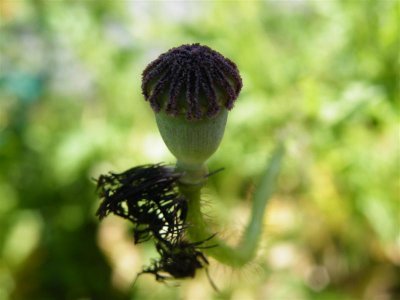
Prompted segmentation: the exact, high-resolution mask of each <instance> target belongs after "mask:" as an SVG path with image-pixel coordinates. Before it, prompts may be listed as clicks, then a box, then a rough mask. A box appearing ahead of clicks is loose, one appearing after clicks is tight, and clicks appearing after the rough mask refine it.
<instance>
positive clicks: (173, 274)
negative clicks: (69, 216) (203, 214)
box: [97, 164, 211, 281]
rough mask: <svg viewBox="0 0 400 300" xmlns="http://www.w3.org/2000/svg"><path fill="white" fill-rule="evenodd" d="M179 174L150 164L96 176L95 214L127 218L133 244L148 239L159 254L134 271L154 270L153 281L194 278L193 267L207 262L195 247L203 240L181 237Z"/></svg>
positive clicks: (182, 206)
mask: <svg viewBox="0 0 400 300" xmlns="http://www.w3.org/2000/svg"><path fill="white" fill-rule="evenodd" d="M180 176H181V174H180V173H178V172H177V171H176V170H175V169H174V168H172V167H169V166H165V165H162V164H155V165H143V166H137V167H134V168H131V169H129V170H126V171H125V172H122V173H119V174H117V173H109V174H106V175H101V176H100V177H99V178H98V179H97V189H98V193H99V196H100V198H101V200H102V202H101V204H100V207H99V209H98V210H97V216H98V217H99V218H100V219H103V218H104V217H106V216H107V215H109V214H115V215H117V216H120V217H122V218H124V219H127V220H129V221H131V222H132V223H133V225H134V240H135V243H142V242H145V241H148V240H152V241H153V242H154V245H155V248H156V250H157V252H158V253H159V254H160V258H159V259H158V260H154V261H153V263H152V265H150V266H149V267H147V268H144V269H143V271H142V272H141V273H139V275H140V274H146V273H149V274H154V275H155V277H156V279H157V280H158V281H164V280H166V279H170V278H175V279H180V278H187V277H194V276H195V273H196V270H197V269H201V268H205V267H207V265H208V261H207V258H206V257H205V256H204V254H203V253H202V252H201V251H200V250H199V249H200V248H199V247H200V246H201V245H202V244H203V242H205V241H199V242H194V243H190V242H188V241H187V240H186V236H185V235H186V234H185V230H186V228H187V227H188V226H189V225H188V224H187V223H186V215H187V200H186V199H185V198H184V197H183V195H181V194H180V193H179V190H178V186H177V182H178V179H179V177H180ZM210 238H211V237H210ZM207 240H208V239H207Z"/></svg>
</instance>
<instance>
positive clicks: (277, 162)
mask: <svg viewBox="0 0 400 300" xmlns="http://www.w3.org/2000/svg"><path fill="white" fill-rule="evenodd" d="M283 153H284V149H283V146H282V145H280V146H278V147H277V149H276V150H275V151H274V153H273V155H272V157H271V159H270V161H269V163H268V165H267V168H266V170H265V172H264V173H263V175H262V177H261V180H260V182H259V184H258V186H257V188H256V191H255V193H254V197H253V207H252V212H251V217H250V221H249V223H248V225H247V227H246V230H245V233H244V235H243V236H242V238H241V241H240V243H239V244H238V245H237V246H236V247H233V246H230V245H227V244H226V243H225V242H224V241H223V240H221V239H219V238H218V237H217V236H216V237H214V238H212V239H211V240H209V241H207V242H206V245H205V246H212V245H217V246H216V247H211V248H208V249H206V250H205V252H206V253H207V254H208V255H209V256H212V257H214V258H215V259H216V260H218V261H220V262H221V263H224V264H227V265H230V266H234V267H240V266H243V265H244V264H246V263H248V262H249V261H251V260H252V259H253V258H254V256H255V254H256V250H257V246H258V243H259V240H260V238H261V233H262V229H263V219H264V213H265V207H266V204H267V202H268V199H269V198H270V197H271V195H272V193H273V191H274V187H275V182H276V179H277V177H278V174H279V170H280V166H281V162H282V157H283ZM191 174H193V172H192V173H191ZM198 182H199V183H198V184H191V183H188V182H187V181H186V182H185V181H182V182H181V184H180V190H181V192H182V193H183V194H184V195H185V197H186V199H188V201H189V203H188V206H189V209H188V216H187V220H188V223H189V229H188V232H189V235H190V238H191V239H192V240H193V241H195V242H196V241H202V240H206V239H207V238H209V237H210V236H212V235H213V232H211V230H210V228H209V226H208V225H207V224H206V222H205V220H204V218H203V215H202V213H201V205H200V200H201V188H202V187H203V185H204V177H203V178H199V180H198Z"/></svg>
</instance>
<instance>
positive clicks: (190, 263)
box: [139, 235, 214, 281]
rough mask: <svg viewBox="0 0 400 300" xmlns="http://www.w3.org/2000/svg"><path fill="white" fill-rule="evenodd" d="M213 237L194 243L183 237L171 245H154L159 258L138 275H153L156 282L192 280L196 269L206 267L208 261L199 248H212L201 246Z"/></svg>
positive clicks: (164, 243)
mask: <svg viewBox="0 0 400 300" xmlns="http://www.w3.org/2000/svg"><path fill="white" fill-rule="evenodd" d="M213 236H214V235H213ZM213 236H211V237H209V238H208V239H206V240H204V241H199V242H195V243H189V242H188V241H186V240H185V239H184V238H183V237H181V238H179V239H178V240H176V241H174V242H173V243H168V242H162V241H160V242H158V243H156V249H157V252H158V253H159V254H160V256H161V258H160V259H159V260H157V261H155V262H154V263H153V264H152V265H151V266H150V267H148V268H145V269H144V270H143V271H142V272H141V273H140V274H139V275H141V274H144V273H149V274H154V275H155V277H156V280H157V281H164V280H166V279H171V278H174V279H182V278H188V277H191V278H193V277H194V276H195V274H196V270H197V269H201V268H204V267H207V266H208V260H207V258H206V257H205V255H204V254H203V253H202V252H201V251H200V248H210V247H214V246H208V247H202V246H201V245H202V244H203V243H204V242H206V241H208V240H209V239H211V238H212V237H213ZM167 274H168V275H167Z"/></svg>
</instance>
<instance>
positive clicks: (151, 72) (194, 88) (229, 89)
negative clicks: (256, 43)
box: [142, 44, 242, 120]
mask: <svg viewBox="0 0 400 300" xmlns="http://www.w3.org/2000/svg"><path fill="white" fill-rule="evenodd" d="M241 88H242V79H241V77H240V74H239V71H238V69H237V67H236V65H235V64H234V63H233V62H232V61H231V60H229V59H227V58H225V57H224V56H222V55H221V54H220V53H218V52H216V51H214V50H212V49H211V48H209V47H207V46H202V45H199V44H192V45H182V46H180V47H176V48H172V49H170V50H169V51H168V52H166V53H164V54H161V55H160V56H159V57H158V58H157V59H156V60H155V61H153V62H152V63H150V64H149V65H148V66H147V67H146V69H145V70H144V71H143V74H142V93H143V95H144V97H145V99H146V100H147V101H149V102H150V104H151V107H152V108H153V110H154V111H155V112H159V111H160V110H164V111H165V112H166V113H167V114H169V115H173V116H176V115H178V114H186V118H187V119H189V120H191V119H194V120H198V119H202V118H204V117H208V118H212V117H214V116H215V115H216V114H218V112H219V111H220V110H221V108H223V107H225V108H227V109H229V110H230V109H232V108H233V104H234V102H235V100H236V98H237V97H238V95H239V93H240V90H241Z"/></svg>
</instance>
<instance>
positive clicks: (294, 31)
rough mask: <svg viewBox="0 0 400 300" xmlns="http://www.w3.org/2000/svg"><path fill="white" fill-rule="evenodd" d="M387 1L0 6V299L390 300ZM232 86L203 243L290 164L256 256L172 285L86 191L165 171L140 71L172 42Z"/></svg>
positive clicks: (398, 279) (392, 100)
mask: <svg viewBox="0 0 400 300" xmlns="http://www.w3.org/2000/svg"><path fill="white" fill-rule="evenodd" d="M399 13H400V12H399V2H398V1H390V0H388V1H373V0H366V1H304V0H303V1H301V0H297V1H201V2H200V1H191V2H178V1H170V2H146V1H61V0H60V1H53V0H47V1H46V0H43V1H40V0H37V1H28V0H27V1H17V0H1V1H0V22H1V29H0V30H1V31H0V299H29V300H36V299H38V300H47V299H49V300H50V299H272V300H281V299H284V300H292V299H293V300H301V299H345V300H346V299H374V300H375V299H379V300H386V299H400V272H399V266H400V249H399V246H400V233H399V215H400V212H399V193H400V190H399V189H400V183H399V170H400V164H399V144H400V140H399V139H400V136H399V108H400V106H399V94H398V88H399V86H398V84H399V76H398V72H399V69H400V66H399V20H400V17H399V16H400V14H399ZM193 42H199V43H202V44H206V45H209V46H210V47H212V48H213V49H215V50H217V51H219V52H221V53H223V54H224V55H226V56H227V57H229V58H231V59H232V60H233V61H235V62H236V63H237V65H238V67H239V69H240V71H241V74H242V77H243V82H244V88H243V91H242V94H241V96H240V97H239V100H238V101H237V104H236V107H235V109H234V110H233V111H232V113H230V115H229V120H228V126H227V132H226V135H225V138H224V140H223V142H222V146H221V147H220V149H219V150H218V152H217V153H216V155H214V157H213V158H212V159H211V161H210V169H217V168H220V167H225V168H226V169H225V171H224V172H222V173H219V174H218V175H215V176H213V177H212V178H210V181H209V183H208V186H207V190H206V195H205V201H206V209H207V214H208V215H209V218H210V219H211V220H212V222H213V223H214V226H215V229H216V231H218V232H220V235H222V236H223V237H225V238H226V239H228V240H231V241H232V242H233V243H234V242H235V238H236V237H237V236H238V235H239V234H238V233H241V232H242V231H243V227H244V224H246V222H247V217H248V214H249V208H250V203H249V199H250V195H251V192H252V190H253V187H254V184H255V183H256V181H257V178H258V176H259V174H260V173H261V172H262V170H263V168H264V165H265V162H266V159H267V157H268V155H269V154H270V153H271V150H272V149H273V148H274V146H275V145H276V143H277V141H278V140H282V139H283V140H284V141H285V144H286V147H287V153H286V156H285V160H284V165H283V167H282V170H281V176H280V179H279V182H278V184H277V187H276V193H275V195H274V196H273V198H272V199H271V200H270V203H269V206H268V208H267V210H268V211H267V215H266V218H265V229H264V235H263V239H262V243H261V246H260V249H259V251H258V256H257V259H256V260H255V261H254V262H253V263H251V264H249V265H247V266H245V267H244V268H242V269H240V270H232V269H230V268H228V267H225V266H223V265H220V264H218V263H217V262H215V261H213V260H212V261H211V266H210V274H211V277H212V278H213V279H214V281H215V282H216V284H217V285H218V286H219V287H220V289H221V294H219V295H218V294H216V293H214V292H213V290H212V288H211V286H210V284H209V283H208V281H207V278H206V276H205V275H204V272H199V274H198V276H197V277H196V279H194V280H189V281H184V282H181V284H180V286H179V287H175V286H173V285H174V284H173V283H171V285H172V286H167V285H163V284H160V283H156V282H155V280H154V278H153V277H151V276H150V275H144V276H142V277H140V279H139V280H138V282H137V283H136V285H135V286H134V287H133V288H132V282H133V280H134V278H135V276H136V274H137V272H138V271H140V270H141V267H142V266H143V265H146V264H149V262H150V259H151V258H153V257H155V256H156V253H154V250H152V248H151V247H150V246H148V245H146V244H145V245H140V246H135V245H133V241H132V234H131V232H130V231H129V224H127V223H126V222H124V221H122V220H119V219H117V218H113V217H109V218H107V219H106V220H105V221H104V222H102V223H99V222H98V220H97V219H96V218H95V216H94V214H95V211H96V208H97V206H98V204H99V201H98V199H97V197H96V195H95V191H94V187H95V185H94V183H93V181H92V178H94V177H96V176H98V175H99V174H101V173H104V172H108V171H109V170H114V171H122V170H125V169H127V168H129V167H131V166H133V165H137V164H143V163H155V162H160V161H164V162H172V161H173V157H172V156H171V155H170V154H169V153H168V151H167V149H166V148H165V146H164V145H163V143H162V140H161V138H160V136H159V134H158V132H157V129H156V125H155V121H154V116H153V113H152V111H151V109H150V107H149V106H148V105H147V104H146V103H145V102H144V101H143V97H142V96H141V92H140V84H141V72H142V70H143V69H144V68H145V66H146V64H147V63H148V62H150V61H152V60H153V59H155V58H156V57H157V56H158V55H159V54H160V53H163V52H165V51H166V50H168V49H169V48H171V47H173V46H177V45H180V44H183V43H193Z"/></svg>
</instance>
